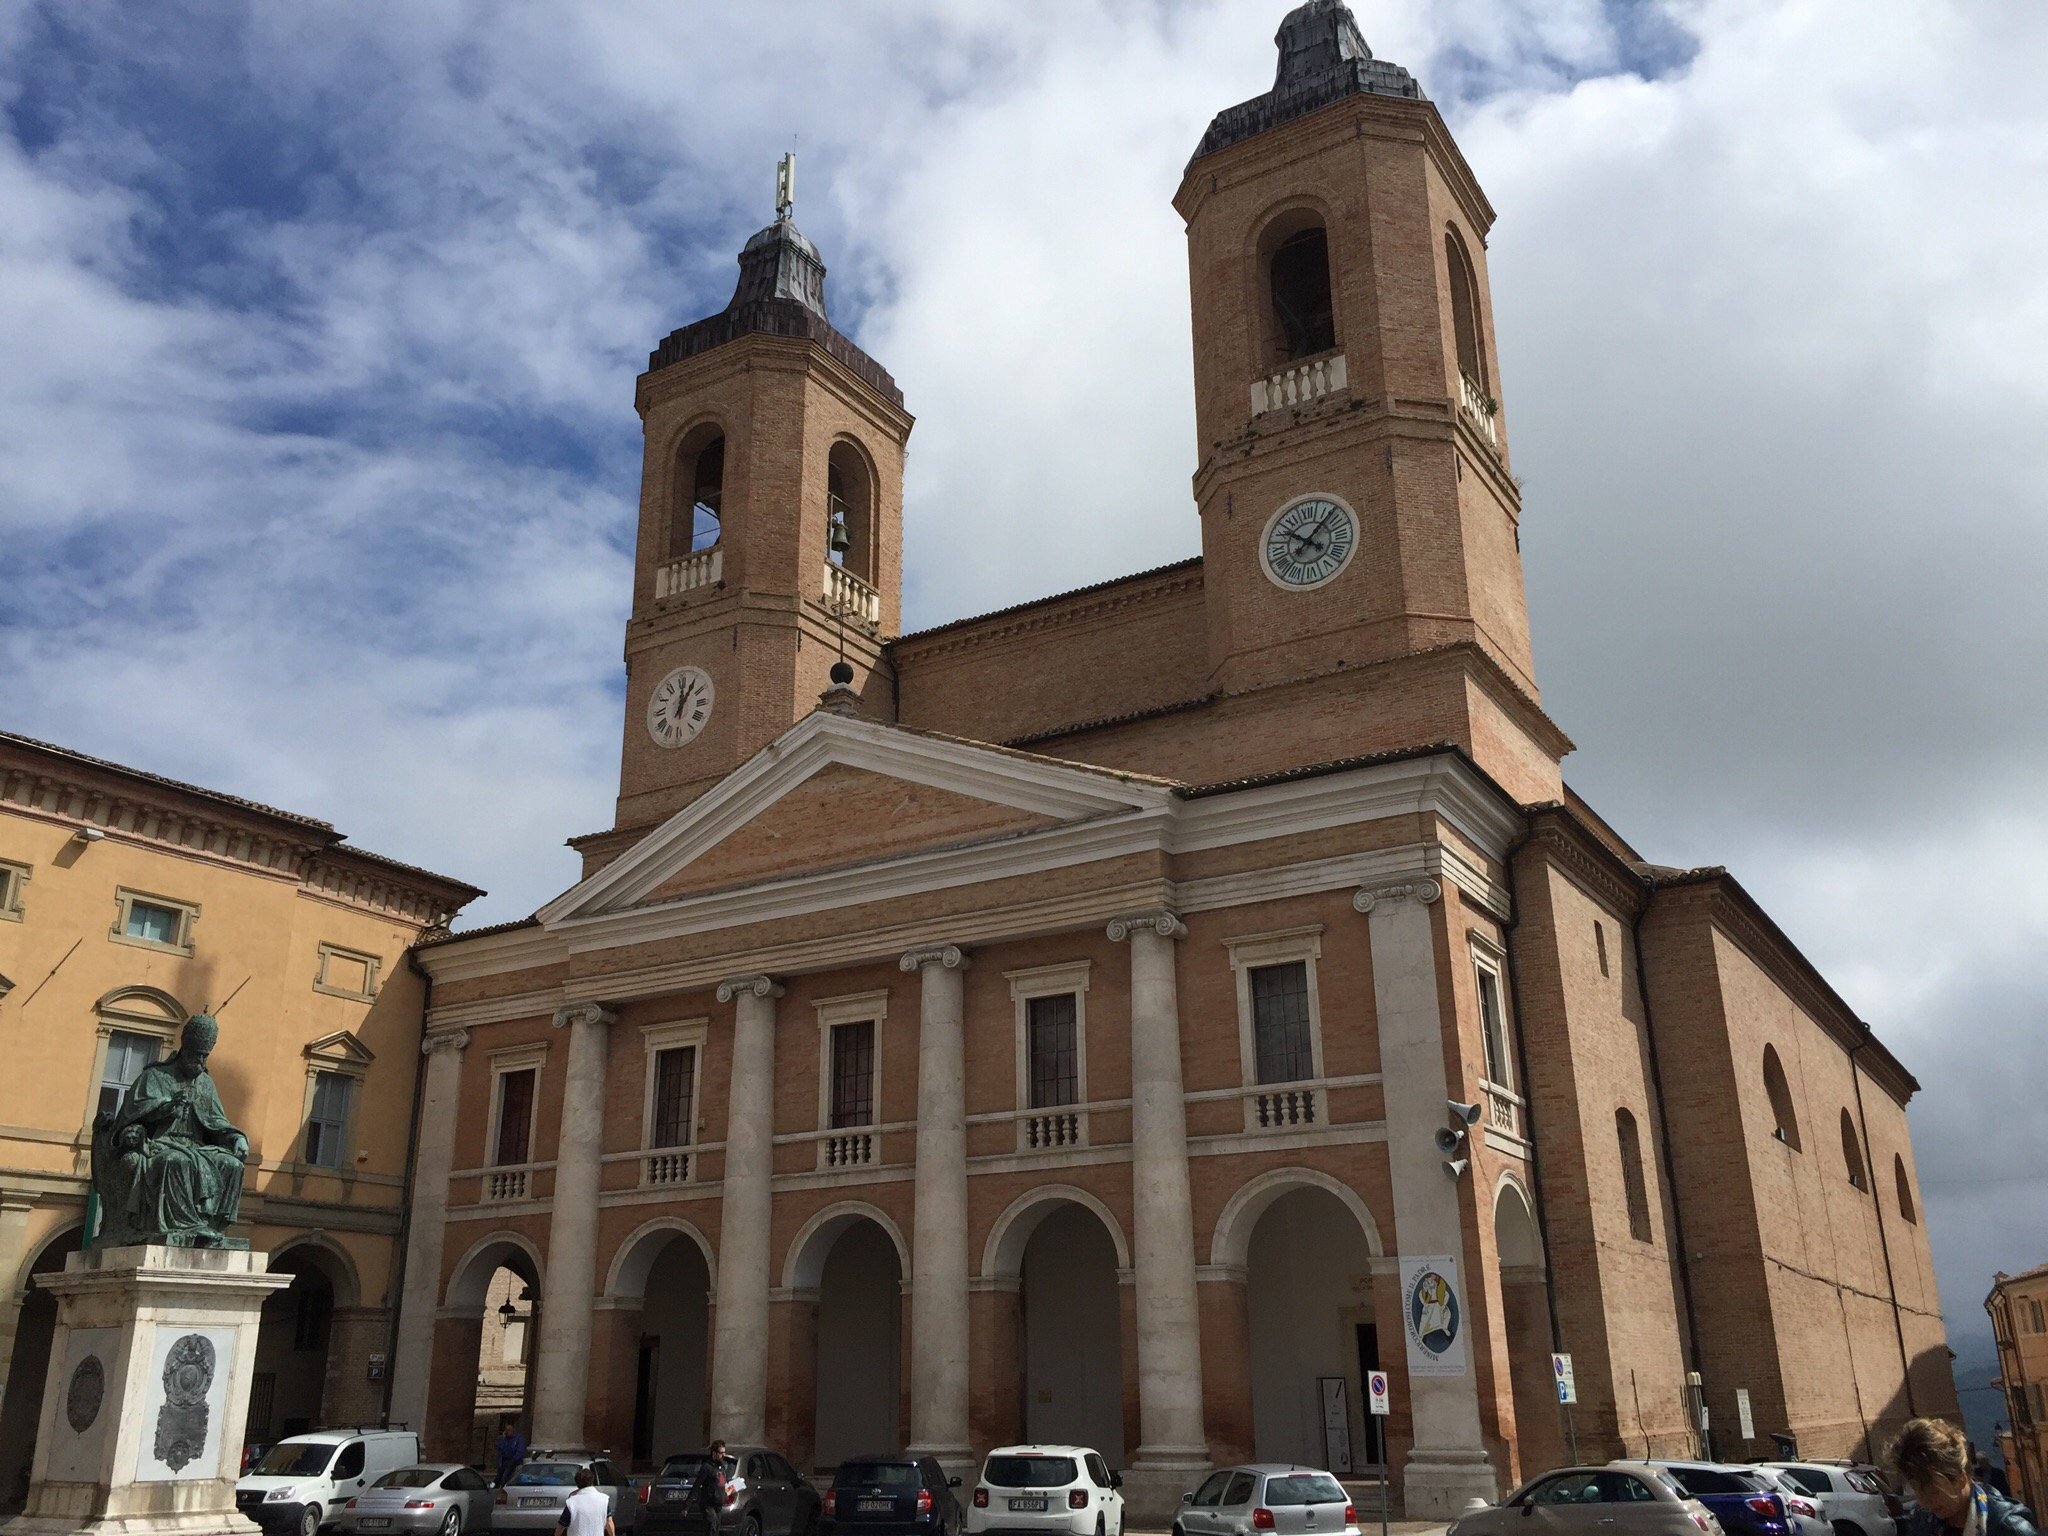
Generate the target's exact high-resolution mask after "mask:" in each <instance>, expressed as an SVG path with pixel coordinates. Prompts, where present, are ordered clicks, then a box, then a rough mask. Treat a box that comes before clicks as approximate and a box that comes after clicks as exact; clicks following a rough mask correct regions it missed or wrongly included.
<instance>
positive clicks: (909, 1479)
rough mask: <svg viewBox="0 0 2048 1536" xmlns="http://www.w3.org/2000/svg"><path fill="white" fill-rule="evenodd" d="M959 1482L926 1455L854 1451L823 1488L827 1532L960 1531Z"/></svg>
mask: <svg viewBox="0 0 2048 1536" xmlns="http://www.w3.org/2000/svg"><path fill="white" fill-rule="evenodd" d="M959 1486H960V1479H959V1478H957V1477H948V1476H946V1473H945V1469H944V1468H943V1467H941V1466H940V1465H939V1464H938V1463H937V1462H936V1461H934V1460H932V1459H931V1457H929V1456H923V1457H912V1456H855V1457H853V1458H851V1459H850V1460H847V1461H842V1462H841V1463H839V1470H838V1471H837V1472H835V1473H833V1475H832V1486H831V1487H830V1488H828V1489H826V1490H825V1505H824V1532H825V1536H962V1533H963V1532H964V1531H965V1530H966V1528H967V1512H966V1511H965V1510H964V1509H962V1508H961V1507H960V1501H959V1500H958V1499H956V1498H954V1497H953V1490H954V1489H955V1488H958V1487H959Z"/></svg>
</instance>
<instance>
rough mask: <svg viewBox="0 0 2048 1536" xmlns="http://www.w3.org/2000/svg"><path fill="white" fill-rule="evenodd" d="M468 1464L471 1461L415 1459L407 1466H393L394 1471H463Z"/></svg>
mask: <svg viewBox="0 0 2048 1536" xmlns="http://www.w3.org/2000/svg"><path fill="white" fill-rule="evenodd" d="M468 1465H469V1463H468V1462H466V1461H415V1462H411V1463H408V1464H407V1465H405V1466H402V1467H394V1468H392V1471H394V1472H459V1471H461V1470H462V1469H463V1468H465V1467H467V1466H468ZM386 1475H387V1476H388V1475H389V1474H386Z"/></svg>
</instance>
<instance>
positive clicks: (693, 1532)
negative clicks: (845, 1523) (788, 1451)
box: [635, 1445, 819, 1536]
mask: <svg viewBox="0 0 2048 1536" xmlns="http://www.w3.org/2000/svg"><path fill="white" fill-rule="evenodd" d="M710 1459H711V1453H710V1452H709V1451H708V1450H706V1451H685V1452H684V1453H683V1454H682V1455H680V1456H671V1457H669V1459H668V1460H667V1461H665V1462H663V1463H662V1464H661V1470H660V1471H659V1472H657V1473H655V1474H654V1481H653V1482H652V1483H650V1484H648V1485H647V1502H646V1503H645V1504H644V1505H643V1506H642V1507H641V1514H640V1523H639V1527H638V1529H637V1530H636V1532H635V1536H816V1532H817V1529H818V1510H819V1499H818V1491H817V1489H815V1488H813V1487H812V1486H811V1485H810V1484H809V1483H808V1482H806V1481H804V1479H803V1478H801V1477H799V1476H798V1475H797V1470H796V1468H795V1467H792V1466H791V1465H790V1464H789V1463H788V1462H787V1461H785V1460H784V1459H783V1458H782V1457H780V1456H778V1455H776V1454H775V1452H773V1451H771V1450H769V1449H768V1448H767V1447H766V1446H764V1445H735V1446H730V1447H728V1448H727V1450H726V1478H725V1490H726V1492H725V1508H724V1509H723V1510H721V1511H719V1515H718V1521H717V1530H716V1531H715V1532H714V1531H713V1530H711V1529H710V1526H711V1522H709V1521H707V1520H706V1519H705V1518H704V1513H703V1511H701V1510H699V1509H698V1508H696V1506H695V1503H694V1500H693V1498H692V1495H693V1493H694V1492H695V1490H696V1487H697V1474H698V1473H699V1472H701V1471H703V1470H704V1464H705V1463H706V1462H707V1461H709V1460H710Z"/></svg>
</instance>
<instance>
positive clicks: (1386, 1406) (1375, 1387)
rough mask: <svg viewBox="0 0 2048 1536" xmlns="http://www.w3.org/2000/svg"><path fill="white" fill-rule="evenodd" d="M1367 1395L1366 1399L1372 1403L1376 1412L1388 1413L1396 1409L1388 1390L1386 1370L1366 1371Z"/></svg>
mask: <svg viewBox="0 0 2048 1536" xmlns="http://www.w3.org/2000/svg"><path fill="white" fill-rule="evenodd" d="M1365 1396H1366V1401H1367V1402H1369V1403H1371V1404H1372V1411H1373V1412H1374V1413H1378V1414H1387V1413H1392V1412H1393V1411H1394V1405H1393V1401H1392V1399H1391V1398H1390V1397H1389V1395H1388V1392H1387V1373H1386V1372H1385V1371H1367V1372H1366V1373H1365Z"/></svg>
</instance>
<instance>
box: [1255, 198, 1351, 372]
mask: <svg viewBox="0 0 2048 1536" xmlns="http://www.w3.org/2000/svg"><path fill="white" fill-rule="evenodd" d="M1259 265H1260V267H1261V268H1262V269H1263V271H1264V274H1265V279H1266V297H1267V301H1268V316H1267V326H1266V338H1267V345H1266V355H1267V357H1268V358H1269V359H1270V360H1271V361H1273V362H1278V363H1286V362H1292V361H1294V360H1295V359H1296V358H1302V357H1314V356H1315V355H1316V354H1317V353H1319V352H1330V351H1334V350H1335V349H1336V346H1337V311H1336V307H1335V305H1334V304H1333V303H1332V301H1331V298H1330V239H1329V235H1328V234H1327V233H1326V232H1325V230H1324V229H1323V226H1322V221H1321V220H1319V219H1318V218H1317V217H1316V216H1315V215H1314V214H1313V213H1310V212H1308V211H1307V210H1305V209H1300V210H1296V211H1295V212H1294V213H1291V214H1283V215H1282V216H1281V217H1280V218H1278V219H1275V220H1274V221H1273V223H1272V224H1271V225H1269V226H1268V227H1267V229H1266V232H1265V234H1264V235H1262V236H1261V237H1260V240H1259Z"/></svg>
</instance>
